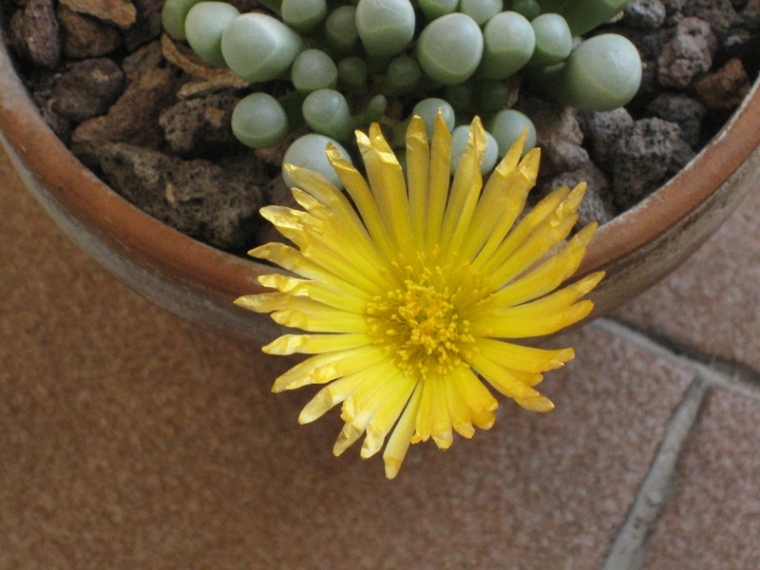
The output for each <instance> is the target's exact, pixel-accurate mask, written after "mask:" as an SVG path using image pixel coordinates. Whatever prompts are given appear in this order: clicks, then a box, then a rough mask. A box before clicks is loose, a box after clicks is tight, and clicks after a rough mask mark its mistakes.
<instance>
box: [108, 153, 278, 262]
mask: <svg viewBox="0 0 760 570" xmlns="http://www.w3.org/2000/svg"><path fill="white" fill-rule="evenodd" d="M97 154H98V158H99V164H100V167H101V169H102V170H103V172H104V173H105V175H106V178H107V179H108V181H109V183H110V184H112V185H113V187H114V188H115V189H116V190H117V191H118V192H119V193H121V194H122V195H123V196H125V197H126V198H127V199H128V200H129V201H131V202H132V203H133V204H135V205H136V206H138V207H139V208H141V209H142V210H144V211H146V212H147V213H149V214H151V215H152V216H154V217H156V218H157V219H159V220H161V221H163V222H164V223H167V224H169V225H171V226H173V227H175V228H177V229H178V230H180V231H181V232H183V233H186V234H187V235H190V236H192V237H194V238H196V239H199V240H202V241H205V242H206V243H209V244H211V245H213V246H215V247H219V248H221V249H225V250H240V249H241V248H245V247H247V246H248V245H249V244H250V243H251V241H252V239H253V235H254V233H255V231H256V226H257V224H258V223H259V214H258V210H259V208H260V207H261V206H262V205H263V190H262V185H263V184H264V183H265V182H266V181H265V179H263V178H262V176H261V173H262V170H261V168H260V165H259V164H258V163H257V161H255V160H252V159H251V156H250V155H247V156H246V157H245V158H244V159H243V162H242V163H241V162H238V163H232V162H228V163H226V164H224V166H222V165H219V164H214V163H213V162H210V161H208V160H182V159H179V158H174V157H170V156H167V155H165V154H162V153H160V152H157V151H154V150H150V149H146V148H140V147H136V146H132V145H128V144H123V143H116V144H107V145H104V146H103V147H101V148H99V149H98V150H97Z"/></svg>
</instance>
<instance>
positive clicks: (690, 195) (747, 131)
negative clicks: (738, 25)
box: [0, 44, 760, 343]
mask: <svg viewBox="0 0 760 570" xmlns="http://www.w3.org/2000/svg"><path fill="white" fill-rule="evenodd" d="M758 125H760V93H758V84H755V86H754V89H753V90H752V92H751V93H750V94H749V96H748V97H747V98H746V100H745V102H744V104H743V105H742V107H741V108H740V109H739V110H738V111H737V112H736V113H735V115H734V117H733V119H732V120H731V121H730V122H729V123H728V124H727V125H726V126H725V127H724V128H723V129H722V130H721V131H720V133H719V134H718V135H717V136H716V137H715V138H714V140H713V141H712V142H711V143H710V144H709V145H707V147H706V148H705V149H703V150H702V152H700V153H699V155H698V156H697V157H696V158H695V159H694V160H693V161H692V162H691V163H689V165H688V166H687V167H686V168H684V170H683V171H682V172H680V173H679V174H678V175H677V176H676V177H675V178H673V179H672V180H671V181H670V182H668V183H667V184H666V185H665V186H663V187H662V188H661V189H659V190H658V191H657V192H656V193H655V194H653V195H652V196H650V197H649V198H647V199H646V200H645V201H644V202H643V203H641V204H640V205H639V206H637V207H636V208H634V209H633V210H631V211H629V212H627V213H626V214H624V215H622V216H619V217H618V218H616V219H615V220H614V221H612V222H610V223H609V224H607V225H605V226H604V227H602V228H601V229H600V231H599V232H598V234H597V236H596V238H595V239H594V241H593V242H592V244H591V247H590V250H589V252H588V256H587V258H586V260H585V262H584V264H583V266H582V268H581V270H580V272H581V273H582V274H585V273H589V272H592V271H595V270H597V269H604V270H606V271H607V277H606V279H605V280H604V281H602V283H601V284H600V285H599V286H598V287H597V289H596V290H595V291H594V293H593V295H592V298H593V300H594V301H595V304H596V308H595V311H594V313H593V314H592V315H591V318H594V317H599V316H601V315H603V314H605V313H607V312H609V311H610V310H611V309H613V308H614V307H616V306H618V305H619V304H621V303H623V302H625V301H626V300H627V299H630V298H631V297H633V296H635V295H637V294H638V293H640V292H641V291H642V290H644V289H645V288H646V287H648V286H649V285H652V284H653V283H655V282H656V281H658V280H659V279H660V278H662V277H664V276H665V275H666V274H667V273H668V272H669V271H671V270H672V269H674V268H675V267H676V266H677V265H678V264H679V263H681V262H682V261H683V260H685V259H686V258H687V257H688V256H689V254H691V253H692V252H693V251H694V250H695V249H696V248H697V247H698V246H699V245H700V244H701V243H702V242H703V241H704V240H705V239H706V238H707V237H708V236H710V235H711V234H712V233H713V232H714V231H715V230H716V229H717V228H718V227H719V226H720V224H721V223H722V222H723V221H724V220H725V219H726V217H727V216H728V215H729V214H730V213H731V212H732V211H733V210H734V208H736V207H737V206H738V205H739V203H740V202H741V200H742V198H744V196H745V195H746V194H747V192H748V191H749V190H750V189H751V188H753V187H755V185H756V184H757V183H758V182H760V151H758V150H757V148H758V144H760V128H758ZM0 140H2V142H3V144H4V145H5V147H6V149H7V151H8V154H9V155H10V157H11V160H12V161H13V162H14V164H15V166H16V168H17V170H18V172H19V174H20V176H21V178H22V179H23V180H24V181H25V183H26V184H27V186H28V187H29V189H30V190H31V191H32V192H33V193H34V194H35V196H36V197H37V199H38V200H39V201H40V203H41V204H42V205H43V206H44V207H45V209H46V210H47V211H48V212H49V214H50V216H51V217H52V218H53V219H54V220H55V222H56V223H57V224H58V225H59V226H60V227H61V228H62V229H63V231H64V232H65V233H66V234H67V235H68V236H69V237H70V238H71V239H72V240H74V241H75V242H76V243H77V244H78V245H79V246H80V247H81V248H82V249H83V250H85V251H86V252H87V253H88V254H90V255H91V256H92V257H93V258H95V259H96V260H97V261H98V262H99V263H100V264H101V265H102V266H103V267H105V268H106V269H107V270H108V271H110V272H111V273H112V274H113V275H114V276H115V277H116V278H117V279H119V280H121V281H122V282H124V283H125V284H127V285H128V286H130V287H131V288H133V289H134V290H135V291H137V292H138V293H140V294H142V295H143V296H144V297H146V298H147V299H149V300H151V301H152V302H154V303H156V304H158V305H160V306H162V307H165V308H166V309H169V310H170V311H172V312H174V313H175V314H177V315H179V316H181V317H184V318H186V319H188V320H190V321H193V322H196V323H198V324H201V325H203V326H206V327H210V328H214V329H218V330H221V331H224V332H227V333H231V334H233V335H237V336H243V337H246V338H248V339H251V340H253V341H255V342H257V343H260V342H265V341H267V340H269V339H271V338H273V337H274V336H275V335H276V334H277V333H278V331H279V330H280V329H279V326H278V325H275V324H274V323H272V321H271V320H270V319H269V318H268V317H266V316H261V315H254V314H253V313H250V312H248V311H245V310H243V309H240V308H238V307H236V306H235V305H233V304H232V300H233V299H234V298H235V297H237V296H239V295H242V294H246V293H253V292H256V291H259V290H261V287H260V286H259V285H258V283H257V281H256V278H257V276H259V275H260V274H262V273H265V272H267V273H268V272H271V271H272V270H271V268H270V267H268V266H264V265H261V264H259V263H255V262H254V261H250V260H247V259H240V258H238V257H235V256H232V255H229V254H226V253H223V252H221V251H218V250H216V249H213V248H211V247H209V246H206V245H204V244H202V243H200V242H198V241H195V240H193V239H191V238H189V237H187V236H185V235H183V234H180V233H179V232H177V231H175V230H173V229H171V228H170V227H168V226H166V225H164V224H162V223H160V222H158V221H157V220H155V219H154V218H152V217H150V216H148V215H147V214H145V213H143V212H142V211H141V210H138V209H137V208H135V207H134V206H132V205H131V204H130V203H128V202H127V201H126V200H124V199H123V198H122V197H120V196H119V195H118V194H116V193H115V192H114V191H113V190H111V189H110V188H109V187H108V186H106V185H105V184H104V183H103V182H101V181H100V180H99V179H98V178H96V177H95V176H94V175H93V174H92V173H91V172H90V171H89V170H87V169H86V168H85V167H84V166H82V164H81V163H80V162H79V161H78V160H77V159H76V158H75V157H74V156H73V155H72V154H71V153H70V152H69V151H68V149H67V148H66V147H65V146H64V145H63V144H62V143H61V142H60V141H59V140H58V138H57V137H56V136H55V135H54V134H53V132H52V131H51V130H50V129H49V128H48V127H47V126H46V125H45V123H44V122H43V120H42V118H41V117H40V115H39V113H38V111H37V109H36V107H35V106H34V104H33V103H32V101H31V99H30V98H29V95H28V94H27V91H26V89H25V88H24V86H23V85H22V83H21V81H20V80H19V78H18V76H17V75H16V73H15V71H14V69H13V66H12V64H11V61H10V59H9V57H8V53H7V51H6V50H5V46H4V45H2V44H0Z"/></svg>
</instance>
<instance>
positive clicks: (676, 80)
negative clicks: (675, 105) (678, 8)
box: [657, 18, 717, 89]
mask: <svg viewBox="0 0 760 570" xmlns="http://www.w3.org/2000/svg"><path fill="white" fill-rule="evenodd" d="M716 47H717V42H716V40H715V36H714V35H713V33H712V31H711V30H710V25H709V24H708V23H707V22H705V21H704V20H700V19H699V18H684V19H683V20H681V21H680V22H679V23H678V26H676V34H675V36H674V37H673V39H671V40H670V41H669V42H668V43H667V44H665V47H664V48H663V50H662V54H661V55H660V57H659V58H658V60H657V66H658V75H657V78H658V80H659V82H660V85H663V86H664V87H676V88H681V89H683V88H685V87H687V86H688V85H689V84H690V83H691V81H692V80H693V79H694V77H695V76H697V75H698V74H700V73H704V72H706V71H707V70H709V69H710V66H711V65H712V58H713V54H714V53H715V49H716Z"/></svg>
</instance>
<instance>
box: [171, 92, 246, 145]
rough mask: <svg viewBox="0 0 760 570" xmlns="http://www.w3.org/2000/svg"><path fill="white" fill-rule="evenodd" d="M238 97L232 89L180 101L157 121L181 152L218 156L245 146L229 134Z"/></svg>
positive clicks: (172, 143)
mask: <svg viewBox="0 0 760 570" xmlns="http://www.w3.org/2000/svg"><path fill="white" fill-rule="evenodd" d="M239 100H240V97H239V96H238V95H237V94H236V93H234V92H231V91H222V92H219V93H212V94H210V95H206V96H201V97H194V98H192V99H187V100H184V101H180V102H179V103H177V104H175V105H173V106H172V107H169V108H168V109H166V110H165V111H164V112H162V113H161V117H160V118H159V124H160V125H161V128H162V129H163V131H164V138H166V141H167V142H168V143H169V146H170V147H171V149H172V150H173V151H174V152H175V153H177V154H178V155H180V156H184V157H189V156H201V155H203V154H206V155H207V156H218V155H223V154H226V153H229V152H234V151H240V150H241V149H243V148H245V147H243V146H242V145H241V143H240V142H239V141H238V140H237V139H236V138H235V135H233V134H232V126H231V120H232V111H233V110H234V108H235V105H236V104H237V102H238V101H239Z"/></svg>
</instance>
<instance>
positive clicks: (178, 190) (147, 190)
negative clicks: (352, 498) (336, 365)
mask: <svg viewBox="0 0 760 570" xmlns="http://www.w3.org/2000/svg"><path fill="white" fill-rule="evenodd" d="M230 3H232V4H234V5H235V6H236V7H237V8H238V9H239V10H240V11H241V12H246V11H251V10H255V9H258V6H257V4H256V2H255V1H252V0H232V1H231V2H230ZM97 4H98V5H97V6H95V5H94V4H93V3H91V2H80V1H77V0H60V1H55V0H27V1H25V2H21V1H13V0H12V1H10V2H4V3H3V5H2V8H1V10H2V12H0V17H2V28H3V36H4V40H5V42H6V44H7V46H8V47H9V50H10V52H11V53H12V54H13V56H14V58H15V64H16V68H17V70H18V72H19V75H20V76H21V77H22V78H23V80H24V83H25V85H26V87H27V88H28V90H29V92H30V93H31V96H32V98H33V100H34V101H35V103H36V104H37V105H38V107H39V110H40V113H41V115H42V117H43V118H44V120H45V122H46V123H47V124H48V125H49V126H50V127H51V129H52V130H53V131H54V132H55V133H56V134H57V136H58V137H59V138H60V139H61V140H62V141H63V142H64V143H65V144H66V145H67V146H68V147H69V148H70V149H71V151H72V153H73V154H74V155H75V156H76V157H77V158H79V160H80V161H81V162H82V163H83V164H85V165H86V166H87V167H88V168H89V169H91V170H92V171H93V172H94V173H95V174H96V175H97V176H99V177H100V178H101V179H102V180H103V181H104V182H106V183H107V184H108V185H109V186H111V187H112V188H113V189H114V190H116V191H117V192H118V193H119V194H121V195H122V196H123V197H124V198H126V199H127V200H128V201H129V202H131V203H132V204H134V205H136V206H137V207H139V208H140V209H142V210H143V211H145V212H146V213H148V214H150V215H151V216H153V217H155V218H156V219H158V220H159V221H161V222H164V223H166V224H167V225H169V226H171V227H174V228H176V229H177V230H179V231H181V232H182V233H184V234H186V235H188V236H190V237H192V238H194V239H197V240H199V241H201V242H204V243H206V244H208V245H211V246H213V247H215V248H218V249H220V250H224V251H227V252H231V253H234V254H243V253H244V252H246V251H247V250H249V249H251V248H252V247H254V246H256V245H258V244H261V243H265V242H268V241H274V240H280V239H281V238H280V237H279V234H277V233H276V232H275V231H274V229H273V228H272V227H271V225H270V224H268V223H267V222H265V221H264V220H263V219H262V218H261V217H260V215H259V214H258V210H259V208H260V207H261V206H263V205H266V204H282V205H288V206H294V205H295V204H294V202H293V199H292V197H291V195H290V192H289V190H288V189H287V187H286V186H285V184H284V182H283V181H282V176H281V175H280V166H281V162H282V155H283V153H284V150H285V148H286V147H287V145H288V144H289V143H290V142H291V141H292V139H293V137H292V136H291V137H290V138H289V139H287V140H286V141H284V142H283V143H282V144H280V145H278V146H277V147H274V148H272V149H267V150H255V151H254V150H251V149H249V148H247V147H244V146H243V145H242V144H241V143H239V142H238V141H237V140H236V139H235V137H234V136H233V134H232V131H231V128H230V118H231V114H232V110H233V108H234V106H235V105H236V103H237V102H238V101H239V100H240V99H241V98H242V97H244V96H245V95H247V94H248V93H250V92H251V86H250V85H248V84H247V83H245V82H243V81H241V80H239V79H236V78H234V77H231V76H230V74H229V73H225V72H224V71H223V70H215V69H211V68H209V67H208V66H205V65H202V64H201V63H199V61H198V60H197V59H196V58H194V57H193V55H192V53H191V52H190V51H189V49H188V48H187V46H185V45H183V44H181V43H178V42H175V41H172V40H171V39H170V38H168V36H165V35H163V34H162V29H161V7H162V5H163V1H160V0H134V1H133V2H125V1H123V0H108V1H103V2H100V3H97ZM609 31H614V32H616V33H619V34H622V35H623V36H625V37H627V38H628V39H630V40H631V41H632V42H633V43H634V45H636V47H637V48H638V50H639V52H640V55H641V58H642V62H643V64H644V72H643V79H642V85H641V88H640V89H639V92H638V94H637V95H636V97H635V98H634V99H633V100H632V101H631V102H630V104H628V105H627V106H626V107H625V108H620V109H617V110H614V111H609V112H587V111H578V110H575V109H572V108H560V107H558V106H556V105H553V104H550V103H548V102H546V101H543V100H541V99H539V98H537V97H535V96H533V95H532V94H531V93H530V92H529V91H528V90H527V89H526V88H524V87H519V88H518V89H517V92H518V93H519V96H518V97H517V98H516V102H515V103H514V107H515V108H516V109H518V110H520V111H522V112H523V113H525V114H526V115H527V116H529V117H530V118H531V120H532V121H533V122H534V124H535V125H536V131H537V135H538V136H537V145H538V146H540V147H542V150H543V153H544V159H543V164H542V170H541V174H540V178H539V184H538V190H537V191H535V192H534V196H535V197H540V196H541V195H542V194H544V193H545V192H547V191H548V190H549V189H551V188H555V187H557V186H560V185H571V186H572V185H574V184H576V183H578V182H580V181H582V180H585V181H587V182H588V185H589V190H588V192H587V197H586V199H585V200H584V205H583V206H582V209H581V211H580V216H581V220H580V221H581V223H587V222H589V221H592V220H596V221H598V222H600V223H605V222H608V221H610V220H612V219H613V218H614V217H616V216H618V215H620V214H621V213H623V212H625V211H627V210H628V209H629V208H631V207H632V206H634V205H636V204H638V203H640V202H641V200H643V199H644V198H645V197H646V196H648V195H650V194H651V193H652V192H654V191H655V190H656V189H657V188H659V187H660V186H661V185H662V184H663V183H665V182H666V181H667V180H668V179H670V178H671V177H672V176H674V175H675V174H676V173H677V172H679V171H680V170H681V169H682V168H683V167H684V166H685V165H686V164H687V163H689V161H691V159H692V158H693V157H694V156H695V155H696V154H697V153H698V152H699V151H700V149H701V148H703V146H704V145H705V144H706V143H707V142H708V141H710V139H711V138H712V137H714V136H715V134H716V133H717V132H718V130H719V129H720V128H721V127H722V125H723V124H725V122H726V121H727V120H728V119H729V117H730V116H731V114H732V113H733V111H734V110H735V109H736V107H737V106H738V105H739V104H740V103H741V101H742V100H743V99H744V97H745V95H746V94H747V93H748V92H749V90H750V87H751V85H752V81H753V79H754V78H755V77H756V76H757V74H758V71H759V68H760V58H758V57H757V54H758V53H760V2H758V1H757V0H749V1H746V2H745V1H741V0H739V1H737V0H733V1H729V0H711V1H709V2H708V1H704V0H686V1H684V0H678V1H676V0H633V1H632V2H631V3H630V4H629V5H628V6H627V7H626V8H625V10H624V12H623V13H622V14H621V15H620V16H619V17H617V18H615V19H614V21H612V22H610V23H608V24H605V25H604V26H602V27H600V28H598V29H596V30H594V32H593V33H594V34H598V33H604V32H609ZM267 88H268V89H269V90H270V91H272V92H274V93H282V92H283V91H284V90H285V89H287V87H286V85H285V84H284V83H278V82H271V83H270V84H269V85H268V86H267ZM390 109H391V110H390V112H394V111H393V107H392V106H391V108H390ZM395 112H396V113H398V114H399V116H405V113H407V112H408V110H407V109H400V108H397V109H396V110H395ZM297 134H298V135H300V134H302V131H299V132H297V133H293V136H295V135H297Z"/></svg>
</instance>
